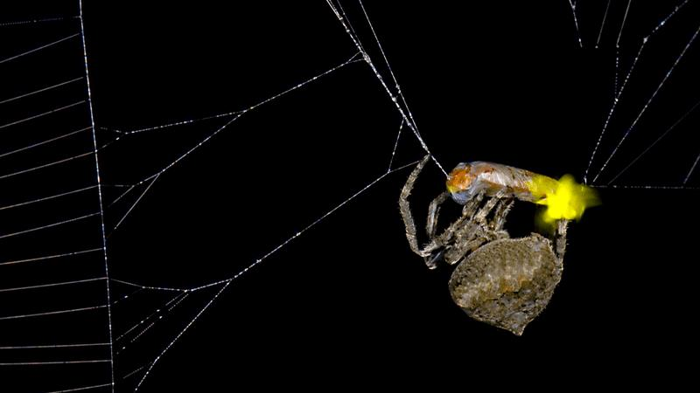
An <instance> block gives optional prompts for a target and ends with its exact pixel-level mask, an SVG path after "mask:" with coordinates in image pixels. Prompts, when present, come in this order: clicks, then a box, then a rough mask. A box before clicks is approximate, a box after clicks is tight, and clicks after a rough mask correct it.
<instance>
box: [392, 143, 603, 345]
mask: <svg viewBox="0 0 700 393" xmlns="http://www.w3.org/2000/svg"><path fill="white" fill-rule="evenodd" d="M429 158H430V156H426V157H425V158H424V159H423V160H422V161H421V162H420V163H419V164H418V165H417V166H416V168H415V169H414V170H413V172H412V173H411V175H410V176H409V177H408V181H407V182H406V184H405V185H404V187H403V190H402V192H401V197H400V198H399V208H400V211H401V216H402V218H403V222H404V224H405V227H406V237H407V239H408V243H409V245H410V247H411V250H413V252H414V253H416V254H418V255H420V256H421V257H423V258H424V260H425V263H426V265H427V266H428V267H429V268H430V269H434V268H436V267H437V264H438V262H439V261H440V260H443V261H445V262H447V263H448V264H450V265H454V264H457V263H459V265H458V266H457V268H456V269H455V271H454V272H453V274H452V278H451V279H450V285H449V286H450V293H451V294H452V298H453V299H454V301H455V302H456V303H457V304H458V305H459V306H460V307H462V309H464V310H465V311H466V312H467V314H468V315H469V316H471V317H472V318H475V319H477V320H480V321H483V322H486V323H489V324H491V325H494V326H497V327H500V328H503V329H507V330H509V331H511V332H513V333H515V334H517V335H520V334H522V332H523V329H524V328H525V326H526V325H527V324H528V323H529V322H530V321H532V320H533V319H534V318H535V317H536V316H537V315H539V313H540V312H542V310H543V309H544V308H545V307H546V305H547V304H548V303H549V299H550V298H551V296H552V293H553V291H554V288H555V287H556V286H557V284H558V283H559V280H560V279H561V274H562V270H563V262H562V261H563V257H564V251H565V248H566V229H567V225H568V222H569V220H570V219H572V218H577V217H579V216H580V214H581V213H582V212H583V209H584V208H585V205H586V204H585V199H586V198H588V199H591V198H592V197H591V195H590V193H589V191H588V190H587V189H586V188H585V187H584V186H580V185H576V187H579V188H577V189H575V192H568V191H567V190H566V189H564V188H566V187H568V188H571V187H570V186H569V184H568V183H566V182H565V179H562V180H561V181H557V180H554V179H552V178H549V177H546V176H542V175H537V174H535V173H533V172H529V171H525V170H522V169H518V168H513V167H509V166H505V165H501V164H492V163H486V162H474V163H470V164H467V163H462V164H459V165H458V166H457V167H456V168H455V169H454V170H453V171H452V172H451V173H450V175H449V176H448V180H447V191H444V192H442V193H441V194H439V195H438V196H437V197H436V198H435V199H433V201H432V202H431V203H430V206H429V208H428V219H427V224H426V234H427V236H428V241H427V243H425V245H424V246H423V247H420V246H419V245H418V239H417V234H416V226H415V223H414V221H413V216H412V214H411V209H410V206H409V203H408V197H409V195H410V194H411V191H412V190H413V185H414V183H415V181H416V180H417V178H418V175H419V174H420V172H421V170H422V169H423V167H424V166H425V164H426V163H427V161H428V159H429ZM574 188H575V187H574ZM560 189H562V190H564V192H565V193H569V194H570V196H569V197H562V196H561V193H560V192H559V190H560ZM450 197H451V198H452V199H453V200H454V201H455V202H457V203H459V204H461V205H463V208H462V214H461V216H460V217H458V218H457V219H456V220H455V221H454V222H452V223H451V224H450V225H449V226H447V228H446V229H445V230H443V231H442V232H441V233H440V234H437V223H438V217H439V212H440V206H441V205H442V204H443V203H444V202H445V201H447V200H448V199H450ZM516 199H517V200H521V201H527V202H534V203H538V204H545V205H550V210H551V208H552V206H551V205H554V204H557V206H556V211H555V212H549V216H550V218H551V223H552V226H553V238H552V239H548V238H545V237H543V236H541V235H539V234H536V233H533V234H532V235H530V236H528V237H525V238H520V239H510V236H509V234H508V232H507V231H506V230H505V229H504V224H505V221H506V216H507V215H508V212H509V211H510V209H511V207H512V206H513V203H514V202H515V200H516ZM553 243H554V244H553Z"/></svg>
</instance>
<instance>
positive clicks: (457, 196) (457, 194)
mask: <svg viewBox="0 0 700 393" xmlns="http://www.w3.org/2000/svg"><path fill="white" fill-rule="evenodd" d="M476 178H477V176H476V174H475V173H474V171H472V166H471V164H469V163H465V162H462V163H460V164H459V165H457V166H456V167H455V168H454V169H453V170H452V172H450V174H449V176H448V177H447V183H446V185H447V191H449V192H450V194H451V195H452V199H453V200H454V201H455V202H457V203H459V204H460V205H464V204H466V203H467V201H468V200H469V199H471V197H472V196H473V193H474V190H473V187H472V184H473V183H474V181H475V180H476Z"/></svg>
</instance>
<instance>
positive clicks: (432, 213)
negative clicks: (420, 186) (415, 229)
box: [425, 191, 450, 239]
mask: <svg viewBox="0 0 700 393" xmlns="http://www.w3.org/2000/svg"><path fill="white" fill-rule="evenodd" d="M449 197H450V192H449V191H445V192H443V193H442V194H440V195H438V196H437V197H435V199H433V201H432V202H430V207H428V220H427V221H426V225H425V232H426V233H427V234H428V238H429V239H432V238H434V237H435V230H436V229H437V222H438V217H439V215H440V205H442V204H443V203H445V201H446V200H447V199H448V198H449Z"/></svg>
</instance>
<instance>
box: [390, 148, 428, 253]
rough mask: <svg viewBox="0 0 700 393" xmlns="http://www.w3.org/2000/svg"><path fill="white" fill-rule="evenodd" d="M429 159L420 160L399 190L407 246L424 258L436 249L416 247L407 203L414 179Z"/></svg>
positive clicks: (414, 233)
mask: <svg viewBox="0 0 700 393" xmlns="http://www.w3.org/2000/svg"><path fill="white" fill-rule="evenodd" d="M429 159H430V155H426V156H425V157H424V158H423V159H422V160H421V162H419V163H418V165H416V167H415V169H413V172H411V174H410V175H409V176H408V180H406V184H405V185H404V186H403V189H402V190H401V196H400V197H399V211H400V212H401V218H402V219H403V224H404V226H405V227H406V239H408V245H409V246H410V247H411V251H413V252H414V253H416V254H418V255H419V256H421V257H424V258H425V257H428V256H430V255H431V254H432V252H433V251H434V250H435V248H436V247H434V248H432V249H428V247H426V249H421V248H420V247H419V246H418V238H417V236H416V223H415V222H414V221H413V215H412V214H411V205H410V204H409V203H408V197H409V196H410V195H411V191H412V190H413V185H414V184H415V182H416V179H418V175H419V174H420V172H421V170H423V167H424V166H425V164H426V163H427V162H428V160H429Z"/></svg>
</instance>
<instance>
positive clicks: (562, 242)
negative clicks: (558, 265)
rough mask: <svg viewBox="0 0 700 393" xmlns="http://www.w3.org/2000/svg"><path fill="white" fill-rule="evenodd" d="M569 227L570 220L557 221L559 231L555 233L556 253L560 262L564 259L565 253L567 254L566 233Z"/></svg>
mask: <svg viewBox="0 0 700 393" xmlns="http://www.w3.org/2000/svg"><path fill="white" fill-rule="evenodd" d="M568 227H569V221H568V220H559V221H557V229H556V232H555V233H554V243H555V246H556V250H555V253H556V254H557V258H559V259H560V260H562V259H564V253H565V252H566V231H567V229H568Z"/></svg>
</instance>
